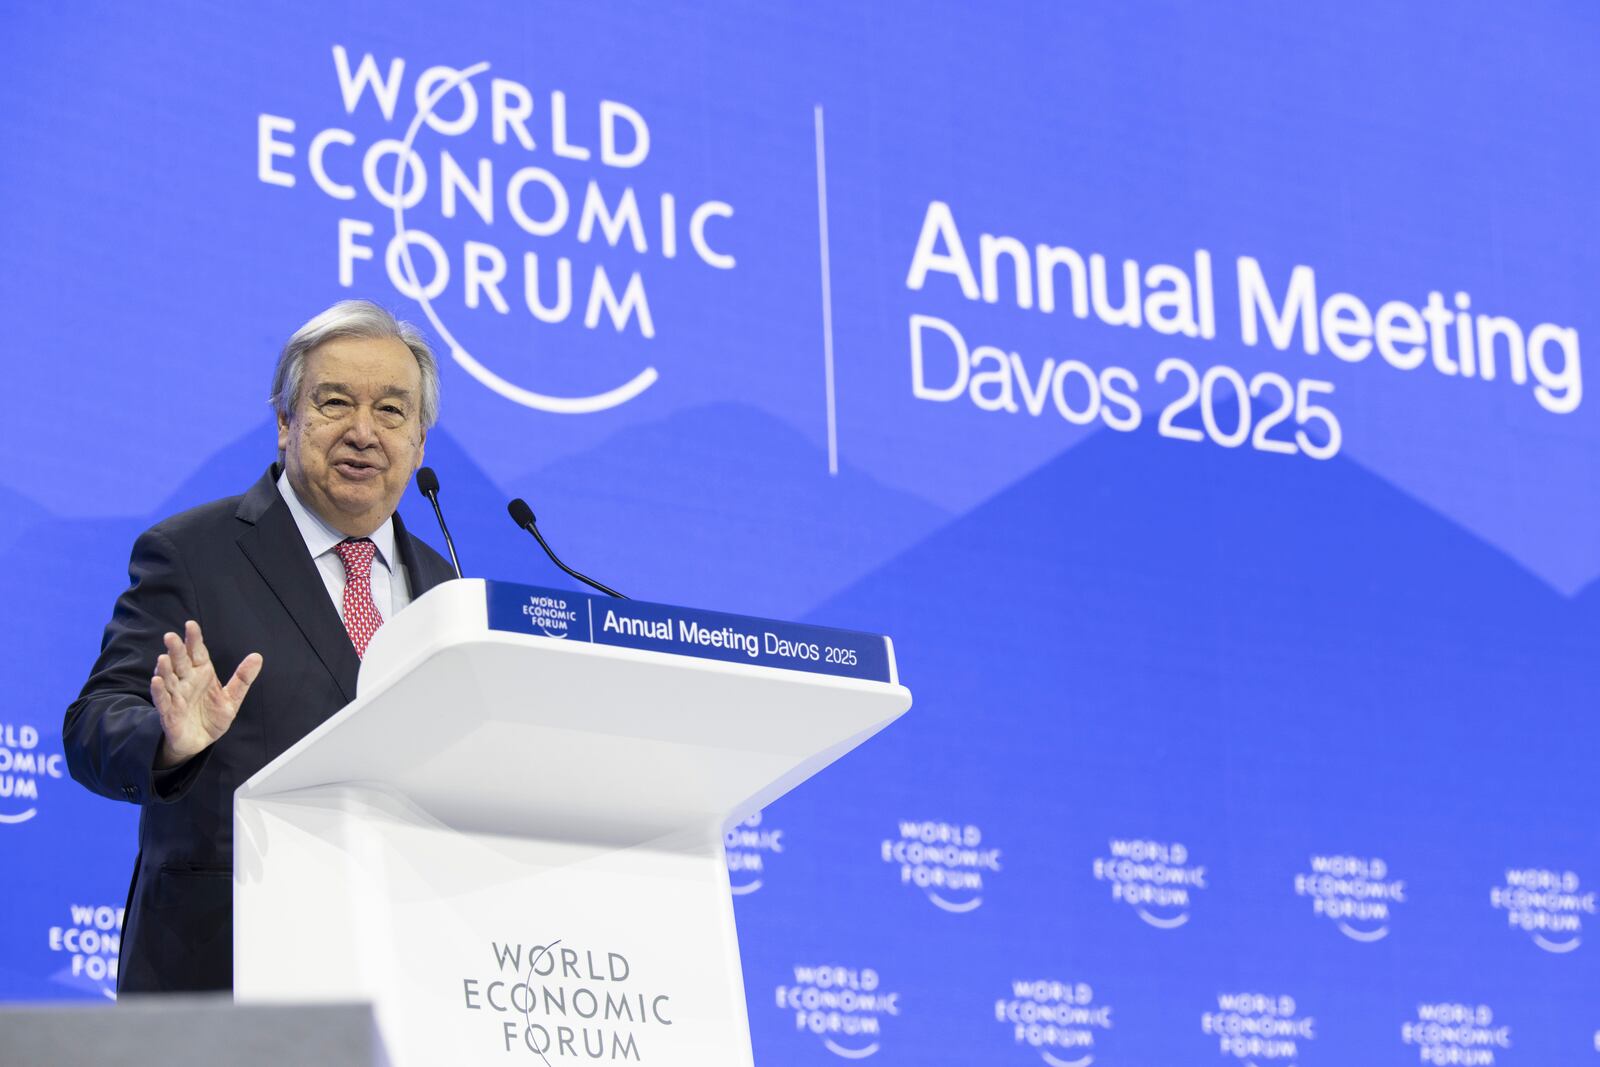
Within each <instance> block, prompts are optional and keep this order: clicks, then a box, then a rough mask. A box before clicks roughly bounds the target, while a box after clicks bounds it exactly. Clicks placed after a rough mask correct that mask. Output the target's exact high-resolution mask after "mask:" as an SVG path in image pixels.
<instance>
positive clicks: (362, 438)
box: [278, 337, 427, 537]
mask: <svg viewBox="0 0 1600 1067" xmlns="http://www.w3.org/2000/svg"><path fill="white" fill-rule="evenodd" d="M426 436H427V435H426V434H425V433H424V432H423V429H422V371H421V370H420V369H419V368H418V367H417V360H416V357H415V356H413V355H412V354H411V350H410V349H409V348H407V347H406V346H405V343H404V342H402V341H400V340H398V339H396V338H393V337H339V338H335V339H334V340H332V341H328V342H327V343H325V344H322V345H319V346H318V347H317V348H315V349H313V350H312V351H311V352H310V353H309V354H308V355H307V356H306V366H305V375H304V380H303V381H302V383H301V386H300V395H299V396H298V397H296V398H295V403H294V408H293V409H292V411H291V412H290V415H289V418H288V419H287V420H284V419H283V418H279V419H278V448H280V449H281V450H282V451H283V459H284V466H285V467H286V468H287V469H288V472H289V484H290V485H293V486H294V491H295V493H296V494H298V495H299V497H300V499H301V500H302V501H303V502H304V503H305V505H306V506H307V507H309V508H310V509H311V510H312V511H315V512H316V513H317V514H318V515H319V516H321V518H322V519H323V521H324V522H326V523H327V524H328V525H329V526H332V527H333V528H334V529H336V530H338V531H339V532H341V533H343V534H344V535H345V536H347V537H366V536H367V535H368V534H370V533H372V532H373V531H374V530H376V529H377V528H378V527H379V526H382V525H383V523H384V521H385V520H386V519H388V518H389V516H390V515H392V514H394V509H395V506H396V505H397V504H399V503H400V495H401V494H402V493H404V492H405V489H406V483H407V482H408V481H410V480H411V475H412V473H413V472H414V471H415V470H416V469H417V468H418V467H420V466H421V465H422V443H423V439H424V438H425V437H426Z"/></svg>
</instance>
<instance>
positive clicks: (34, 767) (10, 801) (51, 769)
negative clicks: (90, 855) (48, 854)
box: [0, 723, 66, 824]
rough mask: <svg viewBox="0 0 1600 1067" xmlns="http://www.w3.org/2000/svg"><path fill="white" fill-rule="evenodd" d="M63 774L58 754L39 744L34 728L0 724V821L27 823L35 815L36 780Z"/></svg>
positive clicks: (25, 725)
mask: <svg viewBox="0 0 1600 1067" xmlns="http://www.w3.org/2000/svg"><path fill="white" fill-rule="evenodd" d="M65 774H66V761H65V760H64V759H63V758H62V756H61V753H59V752H47V751H45V750H44V749H43V748H41V747H40V744H39V730H38V727H35V726H30V725H29V724H27V723H0V824H15V823H22V822H27V821H28V820H29V819H31V818H33V817H34V816H35V815H37V814H39V808H38V801H39V783H40V782H42V781H48V780H50V779H52V778H57V779H58V778H61V777H63V776H64V775H65Z"/></svg>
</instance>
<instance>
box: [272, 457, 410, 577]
mask: <svg viewBox="0 0 1600 1067" xmlns="http://www.w3.org/2000/svg"><path fill="white" fill-rule="evenodd" d="M278 493H279V495H281V496H282V497H283V502H284V503H285V504H288V505H289V514H291V515H293V516H294V524H295V526H297V527H299V529H300V537H301V539H302V540H304V541H305V543H306V550H307V551H308V552H310V553H311V558H312V559H317V558H318V557H320V556H322V555H323V554H324V553H326V552H331V551H332V550H333V546H334V545H337V544H338V543H339V542H340V541H343V540H344V539H345V535H344V534H342V533H340V532H339V531H338V530H335V529H334V528H333V527H332V526H329V525H328V524H327V523H326V522H324V521H322V517H321V516H320V515H318V514H317V513H316V512H314V511H312V510H311V509H310V508H308V507H306V506H305V504H304V503H302V502H301V500H300V497H299V496H298V495H297V494H296V493H295V491H294V486H292V485H290V484H289V472H288V471H287V470H285V471H284V472H283V473H282V474H280V475H278ZM367 536H368V537H369V538H370V539H371V541H372V544H373V545H374V547H376V548H377V550H378V552H377V557H378V560H379V562H381V563H382V564H383V565H384V566H385V567H386V568H388V569H389V570H390V571H393V570H394V517H393V516H390V517H389V518H387V519H385V520H383V525H382V526H380V527H378V528H377V529H376V530H374V531H373V532H372V533H370V534H368V535H367Z"/></svg>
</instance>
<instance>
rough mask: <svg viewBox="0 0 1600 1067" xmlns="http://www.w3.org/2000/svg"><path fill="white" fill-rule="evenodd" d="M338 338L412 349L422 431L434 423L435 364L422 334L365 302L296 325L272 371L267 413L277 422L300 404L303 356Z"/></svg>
mask: <svg viewBox="0 0 1600 1067" xmlns="http://www.w3.org/2000/svg"><path fill="white" fill-rule="evenodd" d="M339 337H393V338H394V339H395V340H397V341H399V342H401V343H402V344H404V345H405V346H406V347H407V348H409V349H410V350H411V354H412V355H413V356H415V357H416V360H417V369H418V370H420V371H421V372H422V403H421V412H420V414H421V416H422V428H423V430H427V429H428V428H429V427H431V426H432V425H433V424H434V423H435V422H437V421H438V419H439V361H438V360H437V359H435V358H434V356H433V349H431V348H429V347H428V342H427V339H426V338H424V337H423V336H422V331H421V330H419V329H417V328H416V327H415V326H413V325H411V323H409V322H402V321H401V320H400V319H397V318H395V317H394V315H392V314H391V313H390V312H389V311H388V310H387V309H386V308H383V307H380V306H379V305H377V304H374V303H373V302H372V301H370V300H341V301H339V302H338V303H337V304H335V305H333V306H332V307H331V308H329V309H328V310H326V311H324V312H322V313H321V314H319V315H317V316H316V317H315V318H313V319H312V320H311V321H310V322H308V323H306V324H305V325H304V326H302V327H300V328H299V329H298V330H296V331H295V332H294V335H293V336H292V337H290V338H289V341H288V343H287V344H285V345H284V346H283V351H282V352H280V353H278V365H277V367H275V368H274V369H273V372H272V396H271V397H270V398H269V399H270V400H271V401H272V410H274V411H276V412H277V413H278V418H280V419H282V420H283V421H284V422H288V421H289V415H290V414H291V412H293V410H294V407H295V405H296V404H297V403H299V401H300V386H301V385H302V384H303V383H304V381H305V376H306V356H308V355H310V354H311V353H312V351H314V350H315V349H316V348H317V347H318V346H319V345H323V344H326V343H327V342H329V341H332V340H334V339H335V338H339Z"/></svg>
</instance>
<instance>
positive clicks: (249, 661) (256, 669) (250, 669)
mask: <svg viewBox="0 0 1600 1067" xmlns="http://www.w3.org/2000/svg"><path fill="white" fill-rule="evenodd" d="M265 662H266V661H265V660H263V659H262V658H261V653H259V652H252V653H250V654H249V655H248V656H246V657H245V658H244V659H243V660H242V661H241V662H240V663H239V667H238V669H237V670H235V671H234V672H233V677H232V678H229V679H228V684H227V685H226V686H225V687H223V690H222V692H223V695H224V696H226V697H227V698H228V703H230V704H232V705H233V706H234V708H236V709H237V708H238V706H239V705H240V704H242V703H243V702H244V698H245V694H247V693H249V692H250V686H251V685H253V684H254V683H255V680H256V678H257V677H258V676H259V675H260V674H261V666H262V664H263V663H265Z"/></svg>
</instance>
